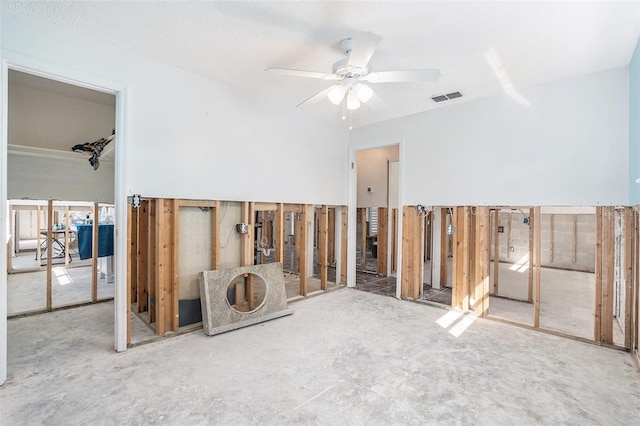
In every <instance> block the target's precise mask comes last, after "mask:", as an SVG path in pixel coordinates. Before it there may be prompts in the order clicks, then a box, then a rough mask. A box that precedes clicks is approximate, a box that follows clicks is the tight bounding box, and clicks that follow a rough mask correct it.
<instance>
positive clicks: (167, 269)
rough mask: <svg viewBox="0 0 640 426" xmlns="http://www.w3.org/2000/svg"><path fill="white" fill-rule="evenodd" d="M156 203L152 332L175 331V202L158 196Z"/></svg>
mask: <svg viewBox="0 0 640 426" xmlns="http://www.w3.org/2000/svg"><path fill="white" fill-rule="evenodd" d="M155 204H156V226H155V234H156V256H155V257H156V259H157V261H156V262H157V263H156V283H155V284H156V285H155V294H156V301H155V302H156V306H155V307H156V309H155V311H156V333H157V334H159V335H160V336H163V335H164V334H165V333H166V332H167V331H178V319H179V313H178V309H177V308H178V291H177V273H176V270H177V268H176V267H175V266H176V265H175V258H176V257H175V256H176V252H177V249H176V246H175V232H174V229H175V227H176V226H177V221H176V218H177V209H178V205H177V203H176V201H175V200H170V199H163V198H158V199H156V200H155Z"/></svg>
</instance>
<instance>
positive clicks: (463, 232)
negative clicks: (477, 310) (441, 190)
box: [451, 206, 471, 310]
mask: <svg viewBox="0 0 640 426" xmlns="http://www.w3.org/2000/svg"><path fill="white" fill-rule="evenodd" d="M453 222H454V227H455V228H456V232H455V233H454V234H453V235H454V242H453V246H454V249H453V253H454V259H453V263H454V267H453V272H454V278H453V290H452V293H451V296H452V297H451V304H452V307H453V308H458V309H462V310H468V309H469V282H470V270H469V266H470V265H469V260H470V255H469V234H470V222H471V220H470V211H469V207H466V206H465V207H460V206H459V207H456V208H455V212H454V218H453Z"/></svg>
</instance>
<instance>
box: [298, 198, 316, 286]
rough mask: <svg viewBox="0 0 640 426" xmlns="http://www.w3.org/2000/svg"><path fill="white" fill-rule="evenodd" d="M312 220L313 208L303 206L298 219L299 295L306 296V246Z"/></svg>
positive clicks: (307, 205)
mask: <svg viewBox="0 0 640 426" xmlns="http://www.w3.org/2000/svg"><path fill="white" fill-rule="evenodd" d="M312 219H313V206H312V205H309V204H306V205H304V206H303V209H302V214H301V217H300V221H299V222H300V228H299V229H300V231H301V232H300V239H299V240H298V242H299V243H300V251H299V253H300V295H301V296H305V297H306V296H307V245H308V241H309V222H310V221H311V220H312Z"/></svg>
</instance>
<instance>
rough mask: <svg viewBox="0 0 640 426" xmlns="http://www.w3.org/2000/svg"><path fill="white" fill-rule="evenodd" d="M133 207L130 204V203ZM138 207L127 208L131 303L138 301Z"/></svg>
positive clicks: (128, 270)
mask: <svg viewBox="0 0 640 426" xmlns="http://www.w3.org/2000/svg"><path fill="white" fill-rule="evenodd" d="M128 206H129V207H131V205H130V204H128ZM138 213H139V209H138V208H135V209H134V208H133V207H132V208H131V211H129V210H127V214H128V218H129V220H128V221H127V228H128V229H127V235H129V244H128V245H129V247H128V255H127V259H129V260H128V262H127V276H128V278H127V280H128V285H129V287H128V289H129V291H130V295H129V299H130V303H129V305H130V304H131V303H136V302H137V301H138Z"/></svg>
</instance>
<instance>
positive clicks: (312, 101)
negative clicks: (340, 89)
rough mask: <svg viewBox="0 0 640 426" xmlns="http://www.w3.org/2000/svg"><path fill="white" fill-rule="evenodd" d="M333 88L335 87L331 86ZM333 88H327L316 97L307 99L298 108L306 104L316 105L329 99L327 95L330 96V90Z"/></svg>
mask: <svg viewBox="0 0 640 426" xmlns="http://www.w3.org/2000/svg"><path fill="white" fill-rule="evenodd" d="M331 87H333V86H331ZM331 87H327V88H326V89H324V90H322V91H320V92H318V93H316V94H315V95H313V96H311V97H310V98H307V99H305V100H304V101H302V102H300V103H299V104H298V105H296V108H297V107H299V106H301V105H303V104H306V103H312V104H313V103H316V102H318V101H321V100H322V99H327V95H328V94H329V90H331Z"/></svg>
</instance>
